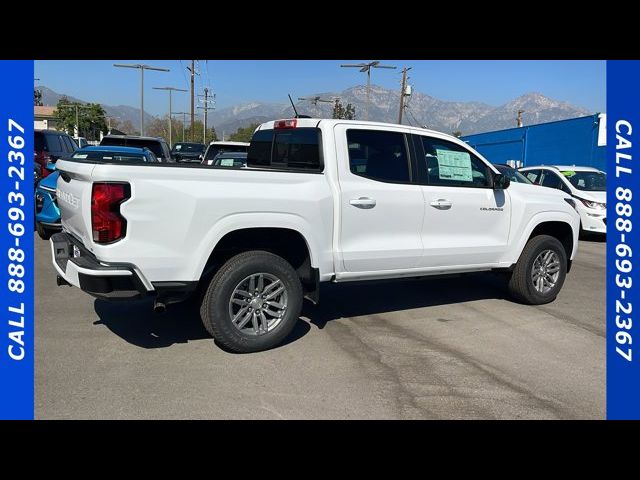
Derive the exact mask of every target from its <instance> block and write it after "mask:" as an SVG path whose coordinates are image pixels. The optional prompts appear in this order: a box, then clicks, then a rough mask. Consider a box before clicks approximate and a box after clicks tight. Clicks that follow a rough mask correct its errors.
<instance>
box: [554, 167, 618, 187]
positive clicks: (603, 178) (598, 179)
mask: <svg viewBox="0 0 640 480" xmlns="http://www.w3.org/2000/svg"><path fill="white" fill-rule="evenodd" d="M560 173H562V174H563V175H564V176H565V177H566V178H567V180H569V182H571V185H573V186H574V187H575V188H577V189H578V190H583V191H585V192H606V191H607V175H606V174H605V173H604V172H576V171H573V170H564V171H562V172H560Z"/></svg>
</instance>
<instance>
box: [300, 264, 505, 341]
mask: <svg viewBox="0 0 640 480" xmlns="http://www.w3.org/2000/svg"><path fill="white" fill-rule="evenodd" d="M506 298H508V295H507V291H506V282H505V281H504V279H501V278H500V277H499V276H498V275H495V274H492V273H473V274H466V275H459V276H448V277H440V278H434V277H431V278H429V277H422V278H412V279H403V280H385V281H375V282H372V281H369V282H362V283H343V284H340V285H336V284H325V285H323V286H322V290H321V293H320V302H321V303H320V304H319V305H313V304H310V303H308V302H306V303H305V307H304V309H303V312H302V313H303V316H305V317H307V318H308V319H309V321H310V322H311V323H312V324H313V325H315V326H316V327H318V328H319V329H322V328H324V327H325V326H326V324H327V323H328V322H330V321H331V320H336V319H339V318H349V317H360V316H364V315H377V314H384V313H389V312H399V311H403V310H412V309H417V308H425V307H433V306H438V305H447V304H456V303H463V302H470V301H474V300H485V299H506ZM434 320H440V321H446V319H436V318H434Z"/></svg>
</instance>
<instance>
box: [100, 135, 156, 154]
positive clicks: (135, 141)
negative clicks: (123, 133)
mask: <svg viewBox="0 0 640 480" xmlns="http://www.w3.org/2000/svg"><path fill="white" fill-rule="evenodd" d="M100 145H107V146H120V147H136V148H145V147H146V148H148V149H149V150H151V151H152V152H153V153H154V154H155V156H156V157H163V158H164V157H165V156H166V155H164V154H163V152H162V145H161V143H160V142H158V141H155V140H142V139H139V138H113V137H111V138H109V137H104V138H103V139H102V141H101V142H100Z"/></svg>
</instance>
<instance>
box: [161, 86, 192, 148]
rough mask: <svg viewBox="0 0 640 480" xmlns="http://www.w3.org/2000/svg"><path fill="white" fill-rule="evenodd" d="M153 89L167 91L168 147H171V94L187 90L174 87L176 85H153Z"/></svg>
mask: <svg viewBox="0 0 640 480" xmlns="http://www.w3.org/2000/svg"><path fill="white" fill-rule="evenodd" d="M153 89H154V90H167V91H168V92H169V148H171V147H172V146H173V143H172V135H171V130H173V128H171V119H172V118H173V117H172V115H171V94H172V93H173V92H186V91H187V90H185V89H183V88H176V87H153Z"/></svg>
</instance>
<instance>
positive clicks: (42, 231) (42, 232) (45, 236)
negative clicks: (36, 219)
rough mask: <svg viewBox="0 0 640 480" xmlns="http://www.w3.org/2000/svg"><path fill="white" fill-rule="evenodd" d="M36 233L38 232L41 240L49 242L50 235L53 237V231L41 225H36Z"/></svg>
mask: <svg viewBox="0 0 640 480" xmlns="http://www.w3.org/2000/svg"><path fill="white" fill-rule="evenodd" d="M36 231H37V232H38V236H39V237H40V238H41V239H42V240H49V239H50V238H51V235H53V230H50V229H48V228H47V227H45V226H44V225H42V224H41V223H36Z"/></svg>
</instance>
